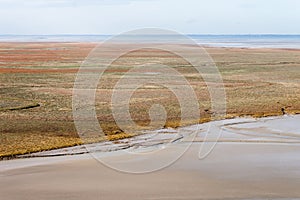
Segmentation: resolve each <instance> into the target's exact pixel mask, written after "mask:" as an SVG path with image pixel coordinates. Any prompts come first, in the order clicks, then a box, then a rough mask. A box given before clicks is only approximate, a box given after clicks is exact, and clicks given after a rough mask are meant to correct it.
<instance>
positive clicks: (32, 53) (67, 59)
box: [0, 43, 96, 67]
mask: <svg viewBox="0 0 300 200" xmlns="http://www.w3.org/2000/svg"><path fill="white" fill-rule="evenodd" d="M95 46H96V44H93V43H0V47H1V48H0V67H1V66H3V67H4V66H5V67H22V66H53V63H58V64H63V65H67V64H78V63H80V62H81V61H82V60H84V58H85V57H86V56H87V55H88V54H89V52H90V51H91V50H92V49H93V48H94V47H95Z"/></svg>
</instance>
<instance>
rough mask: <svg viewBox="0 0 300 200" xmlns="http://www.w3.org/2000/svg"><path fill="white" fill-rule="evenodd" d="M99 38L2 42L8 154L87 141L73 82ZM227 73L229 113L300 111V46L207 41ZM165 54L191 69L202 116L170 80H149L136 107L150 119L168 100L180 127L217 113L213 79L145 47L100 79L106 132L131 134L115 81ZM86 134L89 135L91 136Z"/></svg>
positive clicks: (0, 135)
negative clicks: (183, 110) (115, 99)
mask: <svg viewBox="0 0 300 200" xmlns="http://www.w3.org/2000/svg"><path fill="white" fill-rule="evenodd" d="M94 47H95V44H93V43H0V144H1V145H0V158H2V159H4V158H7V157H12V156H14V155H20V154H25V153H30V152H37V151H43V150H49V149H55V148H61V147H67V146H74V145H79V144H82V143H83V141H82V140H81V139H80V138H79V137H78V135H77V133H76V129H75V126H74V121H73V115H72V90H73V84H74V80H75V77H76V73H77V71H78V68H79V66H80V65H81V63H82V61H83V60H84V59H85V57H86V56H87V55H88V54H89V52H90V51H91V50H92V49H93V48H94ZM206 50H207V52H208V53H209V54H210V56H211V57H212V58H213V59H214V61H215V63H216V65H217V67H218V68H219V71H220V73H221V75H222V78H223V81H224V85H225V90H226V96H227V99H226V103H227V115H226V116H224V118H232V117H236V116H248V115H249V116H254V117H264V116H272V115H282V114H283V110H284V112H286V113H289V114H299V113H300V87H299V86H300V50H294V49H246V48H244V49H239V48H206ZM149 60H150V61H153V60H155V61H159V62H160V63H162V64H167V65H170V66H172V67H174V69H176V70H177V71H179V72H180V73H182V74H184V75H185V76H186V77H187V80H188V81H189V82H190V84H191V85H192V87H193V88H194V90H195V92H196V94H197V97H198V100H199V103H200V105H201V110H200V112H201V118H200V119H197V121H195V120H194V121H193V120H191V121H187V122H180V107H179V104H178V101H177V100H176V96H175V95H174V94H172V93H171V92H170V91H169V90H168V89H166V88H162V87H146V86H145V87H142V88H140V89H139V90H137V91H136V93H135V94H134V95H133V96H132V100H131V103H130V111H131V115H132V118H133V119H134V120H135V121H136V123H138V124H139V125H142V126H146V125H147V124H148V123H149V115H148V110H149V108H150V107H151V105H153V104H154V103H160V104H162V105H164V106H165V108H166V111H167V114H168V115H167V121H166V124H165V127H173V128H176V127H178V126H181V125H187V124H192V123H198V122H206V121H210V120H211V119H212V118H211V116H212V113H211V105H210V97H209V93H208V91H207V88H206V85H205V83H204V81H203V80H202V79H201V77H198V76H197V73H196V72H195V70H193V69H192V68H191V67H188V63H186V62H184V61H182V60H179V59H178V58H176V57H175V56H174V55H173V54H170V53H167V52H161V51H158V50H151V49H147V50H146V49H144V50H140V51H136V52H131V53H130V54H127V55H126V56H125V57H121V58H120V59H119V60H118V61H116V62H115V63H114V64H113V65H112V66H111V67H110V68H108V69H107V71H106V72H105V75H104V76H103V78H102V79H101V81H100V83H99V89H98V90H97V98H98V97H99V98H100V97H101V99H98V100H97V99H96V109H97V116H98V119H99V121H100V122H101V123H100V124H101V127H102V129H103V131H104V133H105V135H106V137H98V138H91V139H90V141H89V142H97V141H101V140H105V139H109V140H116V139H121V138H126V137H130V136H132V135H133V133H124V132H123V131H122V130H120V128H119V127H118V126H117V125H116V124H115V122H114V119H113V116H112V114H111V110H110V103H111V102H110V101H111V95H112V89H113V88H114V85H115V84H116V83H117V81H118V80H119V79H120V77H121V76H122V75H123V74H124V73H126V71H128V69H130V68H131V66H132V65H133V64H136V63H140V64H142V63H147V62H148V61H149ZM85 142H86V141H85Z"/></svg>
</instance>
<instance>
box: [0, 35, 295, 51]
mask: <svg viewBox="0 0 300 200" xmlns="http://www.w3.org/2000/svg"><path fill="white" fill-rule="evenodd" d="M188 36H189V37H190V38H192V39H193V40H195V41H196V42H197V43H198V44H201V45H204V46H215V47H246V48H297V49H300V35H188ZM156 37H157V38H159V39H162V38H163V37H161V36H156ZM109 38H111V36H109V35H0V42H102V41H104V40H106V39H109ZM157 38H156V39H157Z"/></svg>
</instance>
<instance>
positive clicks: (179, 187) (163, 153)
mask: <svg viewBox="0 0 300 200" xmlns="http://www.w3.org/2000/svg"><path fill="white" fill-rule="evenodd" d="M299 119H300V115H297V116H282V117H269V118H260V119H251V118H240V119H231V120H226V123H224V125H225V126H223V128H225V129H223V128H222V127H221V128H222V130H223V131H224V132H223V133H222V135H221V138H223V139H235V140H241V139H242V140H247V141H253V140H254V139H256V140H257V139H260V140H265V141H270V140H271V139H272V140H274V139H276V140H277V141H284V142H288V141H292V140H296V141H298V143H297V144H290V143H253V142H235V143H232V142H225V143H217V145H216V146H215V148H214V149H213V151H212V152H211V153H210V154H209V155H208V156H207V157H205V158H204V159H199V148H200V143H199V142H193V143H191V145H190V146H189V149H188V150H185V147H186V143H188V142H190V141H189V140H184V139H179V140H176V141H175V142H170V140H169V139H170V138H172V137H173V135H174V134H170V132H171V133H174V132H173V131H176V130H158V131H156V132H153V133H152V134H151V135H148V136H147V137H146V136H143V137H140V138H138V139H137V138H136V139H135V140H132V144H135V146H132V147H131V148H129V149H124V150H119V151H109V152H106V153H103V152H101V151H100V152H97V151H95V152H94V153H93V155H90V154H83V155H74V156H54V157H36V158H30V159H17V160H9V161H3V162H0V177H1V178H0V192H1V195H2V197H3V198H5V199H21V198H22V199H24V197H28V198H25V199H31V200H35V199H52V200H56V199H57V200H58V199H61V198H62V197H63V198H64V199H70V200H71V199H72V200H77V199H78V200H79V199H82V197H83V196H84V197H85V198H86V199H95V197H96V196H98V197H99V196H101V198H105V199H108V200H109V199H112V200H113V199H122V198H123V197H124V194H126V199H128V198H130V199H133V200H135V199H136V200H138V199H151V198H152V199H153V198H154V199H224V198H226V199H249V200H250V199H251V200H257V199H265V200H267V199H299V198H300V192H299V189H298V186H299V184H300V179H299V174H300V158H299V152H300V129H299V125H298V123H297V122H298V121H299ZM211 123H212V124H216V122H211ZM289 123H290V125H289ZM217 124H218V123H217ZM219 124H222V123H219ZM206 125H207V124H206ZM206 125H205V124H203V125H202V126H200V127H198V128H199V132H198V134H197V137H200V138H201V137H202V136H203V134H204V132H205V130H206V129H205V128H207V127H209V126H206ZM197 126H198V125H193V126H190V127H182V128H179V129H180V133H181V134H182V135H183V138H185V134H187V135H189V131H191V130H194V129H195V128H196V127H197ZM266 128H267V129H266ZM164 131H168V132H169V133H164ZM291 133H294V134H296V135H293V134H291ZM175 134H176V133H175ZM296 136H297V137H296ZM172 139H174V138H172ZM163 140H166V141H165V142H164V143H162V141H163ZM116 145H117V144H116ZM164 146H165V147H166V148H161V147H164ZM102 147H104V146H102ZM91 148H92V147H91ZM157 150H159V151H158V152H156V151H157ZM178 150H179V151H184V153H183V154H182V156H180V157H179V159H177V160H176V161H175V162H173V163H170V165H167V166H165V167H164V168H162V169H159V170H157V171H153V172H148V173H141V174H131V173H128V172H126V171H131V172H134V170H140V169H144V168H145V169H148V168H149V167H150V169H151V166H153V164H155V163H156V164H157V163H162V164H163V163H164V162H165V161H166V160H168V158H169V157H170V156H171V157H172V155H173V153H174V152H176V151H178ZM139 152H141V153H142V154H141V155H142V157H140V156H139V154H135V153H139ZM147 152H149V153H150V154H147ZM132 153H134V154H132ZM144 153H146V154H144ZM152 154H153V156H151V155H152ZM144 155H145V156H146V157H145V158H144V159H142V158H143V156H144ZM148 156H150V157H148ZM95 158H97V159H99V160H96V159H95ZM118 169H119V170H125V172H124V171H118ZM15 191H18V192H15ZM282 197H285V198H282Z"/></svg>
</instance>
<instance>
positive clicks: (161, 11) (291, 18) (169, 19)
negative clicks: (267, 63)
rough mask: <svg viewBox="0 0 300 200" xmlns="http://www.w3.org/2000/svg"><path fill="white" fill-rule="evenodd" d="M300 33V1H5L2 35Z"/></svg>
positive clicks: (0, 14) (0, 0) (1, 2)
mask: <svg viewBox="0 0 300 200" xmlns="http://www.w3.org/2000/svg"><path fill="white" fill-rule="evenodd" d="M147 27H154V28H162V29H170V30H174V31H177V32H180V33H183V34H300V1H299V0H0V34H2V35H3V34H19V35H51V34H107V35H112V34H119V33H122V32H126V31H130V30H133V29H138V28H147Z"/></svg>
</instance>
